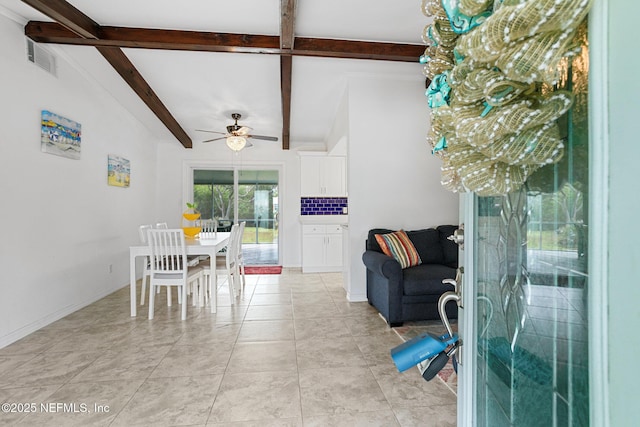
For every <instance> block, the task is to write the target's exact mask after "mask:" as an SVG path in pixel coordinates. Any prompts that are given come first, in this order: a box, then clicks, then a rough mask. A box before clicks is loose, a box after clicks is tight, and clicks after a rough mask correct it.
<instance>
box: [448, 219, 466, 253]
mask: <svg viewBox="0 0 640 427" xmlns="http://www.w3.org/2000/svg"><path fill="white" fill-rule="evenodd" d="M447 240H451V241H452V242H453V243H455V244H457V245H458V246H460V249H463V250H464V224H460V228H458V229H456V230H454V231H453V234H452V235H451V236H449V237H447Z"/></svg>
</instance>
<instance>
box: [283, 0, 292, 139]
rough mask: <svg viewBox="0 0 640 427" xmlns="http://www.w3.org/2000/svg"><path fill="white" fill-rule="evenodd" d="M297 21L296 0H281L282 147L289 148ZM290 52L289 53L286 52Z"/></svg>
mask: <svg viewBox="0 0 640 427" xmlns="http://www.w3.org/2000/svg"><path fill="white" fill-rule="evenodd" d="M295 22H296V0H280V49H281V50H282V53H283V54H281V55H280V92H281V100H282V149H283V150H288V149H289V145H290V144H289V137H290V134H291V78H292V72H293V58H292V57H291V51H292V49H293V47H294V39H295ZM284 53H288V55H286V54H284Z"/></svg>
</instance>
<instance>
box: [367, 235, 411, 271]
mask: <svg viewBox="0 0 640 427" xmlns="http://www.w3.org/2000/svg"><path fill="white" fill-rule="evenodd" d="M375 237H376V241H377V242H378V245H379V246H380V248H381V249H382V252H384V254H385V255H388V256H392V257H393V258H395V260H396V261H398V263H400V267H401V268H403V269H405V268H409V267H414V266H416V265H420V263H421V262H422V261H421V260H420V255H418V251H416V248H415V246H413V243H412V242H411V239H409V236H407V233H406V232H405V231H404V230H399V231H395V232H393V233H387V234H376V235H375Z"/></svg>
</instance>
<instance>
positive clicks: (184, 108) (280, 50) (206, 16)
mask: <svg viewBox="0 0 640 427" xmlns="http://www.w3.org/2000/svg"><path fill="white" fill-rule="evenodd" d="M0 6H2V7H4V8H6V10H8V11H9V12H10V13H12V14H15V16H17V17H18V18H19V19H22V20H23V21H24V23H25V34H26V36H27V37H29V38H30V39H32V40H34V41H36V42H39V43H46V44H49V45H55V46H56V48H55V49H56V50H57V51H59V52H63V53H64V55H65V56H67V57H68V58H70V59H71V60H72V61H74V62H75V63H76V64H78V65H79V66H80V67H82V68H83V69H84V70H85V71H86V72H87V73H88V74H89V75H91V76H92V78H94V79H95V80H96V81H98V82H99V84H101V85H103V86H104V87H105V89H107V90H108V91H109V92H110V93H111V94H112V95H113V96H114V97H116V99H118V100H119V102H121V103H122V104H123V105H124V106H125V108H127V109H128V110H129V111H131V112H132V113H133V114H134V115H135V116H136V117H137V118H138V119H139V120H141V121H142V122H143V123H145V124H146V125H147V126H148V127H149V128H150V129H151V131H152V132H153V133H154V134H155V135H157V136H158V137H159V138H161V139H173V140H177V141H179V142H180V143H181V144H182V145H183V146H184V147H185V148H191V147H192V146H193V145H194V144H199V143H202V141H203V140H205V139H210V138H211V134H206V133H201V132H198V131H196V129H210V130H216V131H223V130H224V128H225V126H227V125H229V124H231V123H232V119H231V113H233V112H239V113H241V114H242V116H243V117H242V119H241V121H240V122H241V124H246V125H248V126H251V127H252V128H253V129H254V132H255V133H256V134H260V135H273V136H277V137H278V139H279V142H278V143H273V142H266V141H259V143H264V144H274V145H277V146H278V147H280V148H282V149H289V148H290V146H291V143H292V142H294V143H295V144H304V143H307V142H311V143H318V142H324V141H325V140H326V137H327V135H328V132H329V131H330V129H331V125H332V123H333V121H334V120H335V114H336V110H337V107H338V105H339V102H340V100H341V98H342V96H343V94H344V90H345V85H346V79H347V78H348V77H349V76H354V75H355V76H357V75H385V76H388V75H400V76H402V75H416V76H417V75H420V73H421V66H420V64H419V63H418V58H419V56H420V55H421V54H422V52H423V51H424V45H423V43H422V40H421V34H422V30H423V28H424V26H425V25H426V24H427V18H426V17H425V16H424V15H422V13H421V10H420V1H419V0H410V1H408V0H376V1H370V0H369V1H367V0H322V1H311V0H297V1H296V0H226V1H219V0H185V1H180V2H177V1H167V0H146V1H143V0H137V1H134V0H112V1H109V2H96V1H91V0H73V1H65V0H0ZM254 143H255V142H254ZM213 144H215V142H214V143H213Z"/></svg>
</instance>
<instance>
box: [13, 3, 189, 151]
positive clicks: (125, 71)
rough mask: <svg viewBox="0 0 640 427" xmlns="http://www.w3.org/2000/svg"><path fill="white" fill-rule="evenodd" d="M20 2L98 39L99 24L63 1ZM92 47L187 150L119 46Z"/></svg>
mask: <svg viewBox="0 0 640 427" xmlns="http://www.w3.org/2000/svg"><path fill="white" fill-rule="evenodd" d="M22 1H23V2H24V3H26V4H28V5H29V6H31V7H33V8H35V9H37V10H39V11H40V12H42V13H44V14H45V15H47V16H48V17H49V18H51V19H53V20H55V21H58V23H59V24H60V25H62V26H63V27H64V28H65V29H67V30H69V31H71V32H72V33H73V34H76V35H77V36H78V37H80V38H82V39H85V40H94V41H95V40H99V39H101V37H102V27H100V25H98V24H97V23H96V22H95V21H94V20H92V19H91V18H89V17H88V16H87V15H85V14H84V13H82V12H81V11H79V10H78V9H76V8H75V7H73V6H72V5H71V4H69V3H67V2H66V1H64V0H47V1H42V0H22ZM96 48H97V49H98V51H100V53H101V54H102V56H104V58H105V59H106V60H107V61H109V63H110V64H111V66H112V67H113V68H114V69H115V70H116V71H117V72H118V74H120V76H121V77H122V78H123V79H124V80H125V81H126V82H127V84H128V85H129V86H130V87H131V88H132V89H133V90H134V92H135V93H136V94H138V96H139V97H140V98H141V99H142V101H143V102H144V103H145V104H146V105H147V106H148V107H149V108H150V109H151V111H153V112H154V114H155V115H156V116H157V117H158V119H159V120H160V121H161V122H162V123H163V124H164V125H165V126H166V127H167V129H169V131H170V132H171V133H172V134H173V135H174V136H175V137H176V138H177V139H178V141H180V143H181V144H182V145H183V146H184V147H185V148H191V147H192V146H193V142H192V141H191V138H190V137H189V135H187V133H186V132H185V131H184V129H182V127H181V126H180V124H179V123H178V122H177V121H176V119H175V118H174V117H173V116H172V115H171V113H170V112H169V110H168V109H167V107H165V105H164V104H163V103H162V101H160V98H158V96H157V95H156V93H155V92H154V91H153V89H151V86H149V84H148V83H147V82H146V81H145V79H144V78H143V77H142V75H141V74H140V73H139V72H138V70H137V69H136V68H135V67H134V66H133V64H132V63H131V61H129V59H128V58H127V57H126V55H125V54H124V53H123V52H122V50H120V48H119V47H98V46H96Z"/></svg>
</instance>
